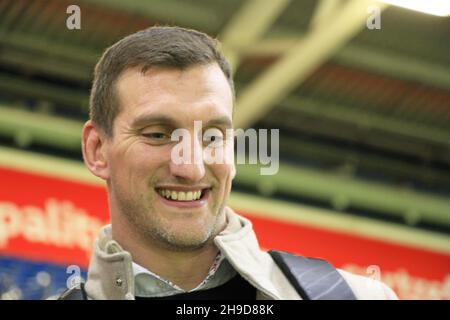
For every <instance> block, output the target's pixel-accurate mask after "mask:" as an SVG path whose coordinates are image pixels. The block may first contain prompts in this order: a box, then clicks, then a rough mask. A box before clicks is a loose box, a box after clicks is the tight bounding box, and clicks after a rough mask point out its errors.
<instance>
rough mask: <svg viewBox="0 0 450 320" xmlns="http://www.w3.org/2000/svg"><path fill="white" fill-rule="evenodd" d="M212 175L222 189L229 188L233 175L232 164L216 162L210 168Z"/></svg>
mask: <svg viewBox="0 0 450 320" xmlns="http://www.w3.org/2000/svg"><path fill="white" fill-rule="evenodd" d="M212 170H213V172H214V175H215V176H216V178H217V180H218V181H219V183H220V185H221V187H222V188H224V189H229V188H230V186H231V181H232V180H233V177H234V166H233V165H231V164H217V165H214V166H213V168H212Z"/></svg>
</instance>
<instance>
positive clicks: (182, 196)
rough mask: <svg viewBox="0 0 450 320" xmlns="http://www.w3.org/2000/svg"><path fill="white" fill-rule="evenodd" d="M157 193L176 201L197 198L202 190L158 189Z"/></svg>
mask: <svg viewBox="0 0 450 320" xmlns="http://www.w3.org/2000/svg"><path fill="white" fill-rule="evenodd" d="M158 192H159V194H160V195H162V196H163V197H165V198H167V199H172V200H176V201H193V200H199V199H200V197H201V196H202V191H201V190H197V191H188V192H184V191H179V192H178V191H173V190H168V189H160V190H159V191H158Z"/></svg>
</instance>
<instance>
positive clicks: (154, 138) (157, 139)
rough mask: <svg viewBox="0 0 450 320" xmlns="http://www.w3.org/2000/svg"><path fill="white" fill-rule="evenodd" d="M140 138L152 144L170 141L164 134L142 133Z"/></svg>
mask: <svg viewBox="0 0 450 320" xmlns="http://www.w3.org/2000/svg"><path fill="white" fill-rule="evenodd" d="M142 136H144V137H145V138H146V139H147V140H148V141H149V142H150V143H153V144H164V143H167V142H168V141H170V136H169V135H168V134H167V133H165V132H143V133H142Z"/></svg>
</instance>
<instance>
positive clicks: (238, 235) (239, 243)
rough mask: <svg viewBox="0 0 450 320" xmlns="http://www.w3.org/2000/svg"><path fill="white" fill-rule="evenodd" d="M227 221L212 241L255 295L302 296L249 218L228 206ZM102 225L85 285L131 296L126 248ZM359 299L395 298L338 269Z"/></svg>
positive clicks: (99, 293) (94, 291) (101, 295)
mask: <svg viewBox="0 0 450 320" xmlns="http://www.w3.org/2000/svg"><path fill="white" fill-rule="evenodd" d="M226 210H227V213H226V214H227V218H228V225H227V227H226V228H225V230H223V231H222V232H221V233H220V234H219V235H218V236H216V238H215V239H214V243H215V244H216V245H217V247H218V248H219V249H220V251H221V252H222V253H223V254H224V255H225V256H226V258H227V259H228V261H229V262H230V264H231V265H232V266H233V267H234V268H235V270H236V271H237V272H238V273H239V274H240V275H241V276H242V277H243V278H244V279H246V280H247V281H248V282H249V283H250V284H252V285H253V286H254V287H255V288H256V289H257V299H258V300H266V299H276V300H278V299H283V300H291V299H301V297H300V296H299V294H298V293H297V292H296V290H295V289H294V287H293V286H292V285H291V284H290V283H289V281H288V280H287V279H286V277H285V276H284V274H283V273H282V271H281V270H280V269H279V268H278V266H277V265H276V264H275V262H274V261H273V260H272V257H271V256H270V255H269V254H268V253H267V252H264V251H262V250H261V249H260V248H259V245H258V241H257V239H256V235H255V233H254V231H253V228H252V224H251V222H250V221H249V220H247V219H245V218H243V217H241V216H239V215H238V214H236V213H234V212H233V211H232V210H231V209H230V208H227V209H226ZM109 228H110V226H106V227H104V228H103V229H102V230H101V232H100V234H99V236H98V238H97V239H96V241H95V243H94V252H93V256H92V258H91V262H90V265H89V270H88V279H87V282H86V285H85V288H86V292H87V295H88V297H89V298H90V299H128V300H130V299H134V274H133V269H132V258H131V255H130V253H129V252H127V251H124V250H122V249H121V247H120V246H119V245H118V244H117V242H115V241H114V240H112V239H111V238H110V236H109V235H110V234H111V233H110V232H108V229H109ZM338 271H339V272H340V273H341V274H342V276H343V277H344V279H345V280H346V281H347V283H348V284H349V286H350V288H351V289H352V290H353V292H354V294H355V296H356V297H357V298H358V299H397V296H396V295H395V293H394V292H393V291H392V290H391V289H390V288H389V287H387V286H386V285H385V284H383V283H381V282H378V281H375V280H372V279H370V278H367V277H363V276H358V275H354V274H351V273H349V272H346V271H343V270H338Z"/></svg>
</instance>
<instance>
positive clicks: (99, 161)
mask: <svg viewBox="0 0 450 320" xmlns="http://www.w3.org/2000/svg"><path fill="white" fill-rule="evenodd" d="M82 151H83V159H84V163H85V164H86V166H87V167H88V169H89V171H91V172H92V173H93V174H94V175H96V176H97V177H99V178H101V179H103V180H107V179H108V178H109V168H108V161H107V157H106V136H105V134H104V133H103V131H101V129H99V128H96V126H95V125H94V124H93V123H92V121H91V120H89V121H87V122H86V123H85V124H84V127H83V134H82Z"/></svg>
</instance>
